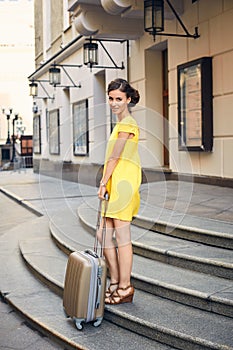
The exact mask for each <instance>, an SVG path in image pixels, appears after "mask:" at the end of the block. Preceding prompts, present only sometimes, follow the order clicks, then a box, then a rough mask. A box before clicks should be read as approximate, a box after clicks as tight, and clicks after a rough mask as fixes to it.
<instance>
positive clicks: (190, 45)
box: [35, 0, 233, 178]
mask: <svg viewBox="0 0 233 350" xmlns="http://www.w3.org/2000/svg"><path fill="white" fill-rule="evenodd" d="M140 1H142V0H140ZM142 2H143V1H142ZM45 3H46V4H48V0H47V2H46V0H45V1H44V2H43V4H44V6H45ZM49 3H50V5H51V6H50V8H48V7H47V10H48V11H49V10H50V11H51V15H52V17H51V18H50V20H49V21H47V22H45V20H44V19H43V17H42V15H41V13H40V11H38V12H37V15H36V36H37V35H38V37H40V38H41V39H40V41H36V43H37V49H36V53H37V62H39V60H41V57H42V56H41V54H42V53H43V55H44V57H43V59H48V58H49V57H51V55H52V54H54V53H56V52H57V51H59V50H60V45H61V43H62V40H63V41H64V42H65V43H66V44H67V43H68V42H69V41H71V40H72V39H74V38H75V37H77V36H78V35H79V33H78V32H77V31H76V29H75V25H74V23H73V25H72V26H71V27H70V28H69V29H67V30H66V31H63V18H62V17H63V14H62V10H63V5H62V3H63V1H62V0H52V1H51V2H49ZM183 3H184V12H183V14H182V16H181V18H182V20H183V21H184V24H185V25H186V27H187V28H188V30H189V31H190V33H194V27H195V26H198V29H199V33H200V38H198V39H192V38H178V37H164V36H163V37H160V36H158V37H156V41H155V42H154V41H153V38H152V36H150V35H149V34H147V33H143V35H142V36H140V37H138V38H135V40H132V41H130V48H129V66H128V71H127V70H124V71H117V70H105V72H104V73H103V72H101V70H99V71H98V70H93V72H90V71H89V70H88V69H87V68H86V67H82V68H81V69H80V70H79V71H78V74H77V70H75V69H74V70H73V71H71V75H72V76H73V77H74V78H75V79H77V80H80V81H81V83H82V89H80V90H75V89H73V90H70V96H69V98H67V96H65V95H64V94H65V92H64V91H63V90H62V89H60V90H59V88H58V89H57V90H56V93H55V95H56V99H55V101H54V102H51V101H47V103H46V104H45V102H44V101H41V102H40V105H41V111H42V113H44V109H45V107H47V108H48V109H52V108H54V106H60V107H61V109H62V110H64V111H66V113H68V111H69V110H71V105H72V103H75V102H77V101H80V100H82V99H84V98H88V100H89V105H90V106H91V110H90V123H91V127H92V129H93V128H94V127H93V125H94V118H95V115H94V113H95V109H94V104H95V102H94V100H95V96H96V87H97V86H98V84H99V83H100V81H101V86H102V93H101V99H102V100H103V101H104V90H106V86H107V83H108V82H109V81H110V80H111V79H113V78H114V77H116V76H118V77H120V76H122V77H125V78H128V79H129V81H130V82H131V83H132V85H133V86H134V87H135V88H137V89H138V90H139V92H140V95H141V99H140V105H139V106H138V107H137V108H136V109H134V110H133V114H134V116H135V118H136V119H137V121H138V123H139V125H140V127H141V136H140V152H141V158H142V164H143V166H144V167H146V168H158V167H161V166H163V118H162V113H163V108H162V75H161V74H162V67H161V65H162V61H161V51H162V50H164V49H166V48H167V50H168V80H169V151H170V164H169V165H170V169H171V170H172V171H175V172H179V173H185V174H196V175H200V176H214V177H216V176H217V177H222V178H224V177H227V178H233V162H232V150H233V118H232V110H233V40H232V33H233V1H232V0H199V1H197V2H195V3H194V4H192V2H191V0H184V2H183ZM35 6H36V9H39V7H40V6H42V0H35ZM46 6H48V5H46ZM115 22H116V21H114V23H115ZM43 23H47V25H48V26H47V28H46V27H44V34H43V33H42V32H41V28H42V24H43ZM50 23H51V25H50ZM46 30H47V31H50V44H51V45H50V46H49V45H47V44H48V43H47V44H46V45H45V43H44V39H43V38H45V37H46V35H47V40H48V33H47V34H46V33H45V31H46ZM165 31H166V32H177V33H182V29H181V28H180V26H179V25H178V23H177V21H176V20H174V19H173V20H166V22H165ZM64 42H63V43H64ZM110 46H111V45H110ZM109 48H110V47H109ZM123 51H124V49H123ZM111 54H112V55H113V57H114V58H115V59H117V60H118V59H119V58H120V57H121V55H122V50H119V47H116V48H114V49H113V51H111ZM125 54H126V53H124V55H125ZM204 56H208V57H212V58H213V126H214V146H213V152H211V153H204V152H203V153H201V152H184V151H178V132H177V129H178V127H177V126H178V120H177V119H178V118H177V66H178V65H179V64H182V63H186V62H189V61H192V60H194V59H198V58H201V57H204ZM100 59H101V60H102V62H103V63H104V64H107V65H108V64H109V62H108V60H107V59H106V58H105V56H104V55H103V54H101V55H100ZM81 61H82V48H81V47H79V48H78V49H77V50H76V51H72V56H70V58H69V57H67V58H66V62H70V63H74V62H76V63H80V62H81ZM61 63H62V62H61ZM98 74H104V78H103V79H102V78H101V79H100V77H99V78H98ZM98 79H100V80H98ZM104 81H105V82H104ZM104 84H105V85H106V86H105V88H104ZM43 104H44V105H43ZM64 104H65V106H64ZM69 104H70V105H69ZM106 114H107V112H106ZM64 117H65V116H64ZM66 117H67V116H66ZM106 117H107V118H108V115H107V116H106ZM43 127H44V126H42V128H43ZM103 137H104V132H103ZM63 140H65V138H64V139H63ZM90 141H91V144H90V149H92V147H93V145H94V143H95V133H94V131H93V130H91V133H90ZM65 143H66V147H69V144H71V143H72V140H65ZM46 156H48V157H49V155H46ZM37 157H40V156H37ZM51 158H52V157H51ZM58 158H59V160H62V158H61V157H58ZM71 158H72V161H73V162H74V163H79V161H80V159H79V158H78V157H72V155H71ZM83 161H86V162H87V163H88V162H89V163H90V162H91V161H92V157H91V155H90V158H88V159H86V160H83V159H82V162H83ZM98 161H99V162H101V159H98Z"/></svg>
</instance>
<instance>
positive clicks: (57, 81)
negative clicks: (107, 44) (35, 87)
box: [49, 63, 82, 88]
mask: <svg viewBox="0 0 233 350" xmlns="http://www.w3.org/2000/svg"><path fill="white" fill-rule="evenodd" d="M58 67H61V68H62V70H63V71H64V73H65V74H66V76H67V77H68V79H69V80H70V82H71V83H72V85H61V69H60V68H58ZM65 67H75V68H77V67H78V68H80V67H82V65H81V64H79V65H77V64H56V63H54V64H53V66H52V67H50V68H49V84H51V85H53V86H54V87H57V86H58V87H63V88H70V87H72V88H73V87H75V88H81V84H80V83H79V84H78V85H77V84H75V82H74V81H73V79H72V78H71V76H70V74H69V73H68V72H67V70H66V69H65Z"/></svg>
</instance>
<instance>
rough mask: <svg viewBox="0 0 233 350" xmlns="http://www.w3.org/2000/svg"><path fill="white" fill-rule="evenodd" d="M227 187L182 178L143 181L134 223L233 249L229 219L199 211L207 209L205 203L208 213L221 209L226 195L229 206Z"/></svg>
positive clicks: (232, 234) (232, 228)
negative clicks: (155, 181)
mask: <svg viewBox="0 0 233 350" xmlns="http://www.w3.org/2000/svg"><path fill="white" fill-rule="evenodd" d="M229 191H231V189H229V188H223V187H218V186H205V185H201V184H198V185H196V184H194V183H192V182H182V181H177V182H174V181H167V182H166V181H162V182H157V183H154V182H152V183H147V184H143V185H141V188H140V193H141V206H140V211H139V214H138V215H137V216H136V218H135V221H134V223H135V225H136V224H137V225H138V226H139V227H144V228H148V229H150V230H153V231H156V232H160V233H165V234H166V235H171V236H173V237H178V238H184V239H186V240H191V241H194V242H200V243H204V244H208V245H213V246H217V247H222V248H227V249H233V223H232V220H231V221H223V220H218V219H217V218H218V216H217V217H213V215H212V216H211V217H210V218H208V217H206V216H205V215H202V212H201V210H202V211H206V210H207V209H208V205H209V206H210V208H209V210H210V213H213V208H218V209H219V210H220V208H222V209H223V208H224V206H223V205H222V204H223V203H224V199H226V198H227V200H226V201H227V203H228V206H231V202H232V197H231V194H230V196H228V195H229ZM224 197H225V198H224ZM203 203H206V206H205V204H203ZM207 211H208V210H207ZM190 213H192V214H190ZM195 213H197V215H196V216H195ZM199 214H200V215H199Z"/></svg>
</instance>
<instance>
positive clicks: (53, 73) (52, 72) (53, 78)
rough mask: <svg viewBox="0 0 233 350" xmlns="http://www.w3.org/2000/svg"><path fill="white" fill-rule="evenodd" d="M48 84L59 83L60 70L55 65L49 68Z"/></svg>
mask: <svg viewBox="0 0 233 350" xmlns="http://www.w3.org/2000/svg"><path fill="white" fill-rule="evenodd" d="M49 84H51V85H53V86H56V85H59V84H61V70H60V68H57V67H51V68H49Z"/></svg>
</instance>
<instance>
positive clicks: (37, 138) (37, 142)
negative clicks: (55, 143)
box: [33, 115, 41, 154]
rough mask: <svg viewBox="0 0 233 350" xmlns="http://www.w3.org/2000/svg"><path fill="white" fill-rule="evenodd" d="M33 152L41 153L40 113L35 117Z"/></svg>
mask: <svg viewBox="0 0 233 350" xmlns="http://www.w3.org/2000/svg"><path fill="white" fill-rule="evenodd" d="M33 152H34V153H38V154H41V129H40V115H36V116H35V117H34V118H33Z"/></svg>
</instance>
